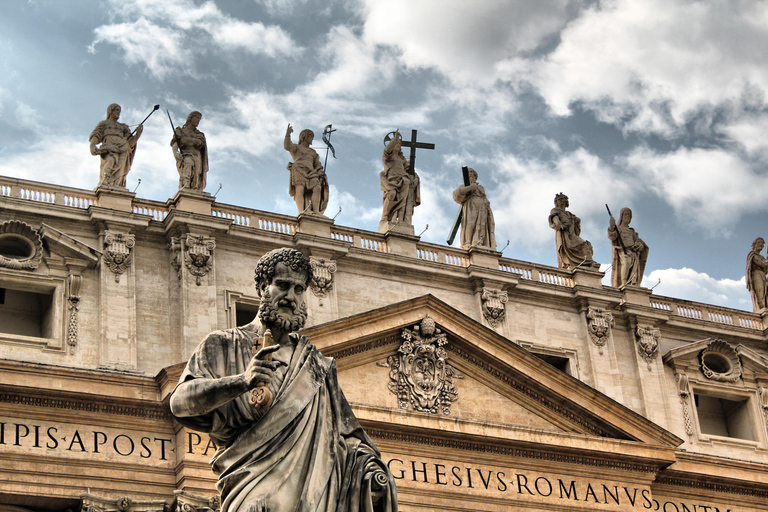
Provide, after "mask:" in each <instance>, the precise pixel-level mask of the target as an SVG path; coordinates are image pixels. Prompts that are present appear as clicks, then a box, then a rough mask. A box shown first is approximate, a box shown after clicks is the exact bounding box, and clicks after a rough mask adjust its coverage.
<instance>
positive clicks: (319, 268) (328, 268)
mask: <svg viewBox="0 0 768 512" xmlns="http://www.w3.org/2000/svg"><path fill="white" fill-rule="evenodd" d="M309 264H310V265H311V266H312V281H311V282H310V283H309V286H310V288H311V289H312V293H314V294H315V295H316V296H317V297H320V298H323V297H326V296H327V295H328V293H330V291H331V288H333V274H334V272H336V262H335V261H333V260H326V259H325V258H316V257H314V256H311V257H310V258H309Z"/></svg>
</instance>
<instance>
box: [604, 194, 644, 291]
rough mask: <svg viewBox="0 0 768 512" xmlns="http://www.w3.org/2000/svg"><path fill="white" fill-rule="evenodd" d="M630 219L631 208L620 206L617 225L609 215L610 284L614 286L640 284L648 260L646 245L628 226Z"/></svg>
mask: <svg viewBox="0 0 768 512" xmlns="http://www.w3.org/2000/svg"><path fill="white" fill-rule="evenodd" d="M631 221H632V210H630V209H629V208H622V209H621V212H620V213H619V224H618V225H617V224H616V220H615V219H614V218H613V216H611V220H610V224H609V226H608V238H609V239H610V241H611V244H612V245H613V270H612V273H611V286H615V287H616V288H618V287H620V286H624V285H625V284H629V285H634V286H640V283H641V282H642V281H643V273H644V272H645V263H646V261H648V246H647V245H645V242H643V241H642V240H641V239H640V237H639V236H637V232H636V231H635V230H634V229H632V228H631V227H629V223H630V222H631ZM619 238H621V241H619ZM625 250H626V252H625Z"/></svg>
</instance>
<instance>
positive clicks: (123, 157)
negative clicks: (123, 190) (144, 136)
mask: <svg viewBox="0 0 768 512" xmlns="http://www.w3.org/2000/svg"><path fill="white" fill-rule="evenodd" d="M119 118H120V105H118V104H117V103H112V104H111V105H110V106H109V107H107V119H106V120H104V121H101V122H100V123H99V124H97V125H96V128H94V129H93V132H91V136H90V137H89V140H90V142H91V154H92V155H94V156H99V157H101V178H100V180H99V186H108V187H125V177H126V176H127V175H128V171H130V170H131V164H132V163H133V155H134V153H135V152H136V142H137V141H138V140H139V137H141V133H142V131H143V130H144V127H143V126H142V125H139V126H138V127H137V128H136V134H135V135H132V134H131V130H130V128H128V125H127V124H123V123H119V122H118V121H117V120H118V119H119Z"/></svg>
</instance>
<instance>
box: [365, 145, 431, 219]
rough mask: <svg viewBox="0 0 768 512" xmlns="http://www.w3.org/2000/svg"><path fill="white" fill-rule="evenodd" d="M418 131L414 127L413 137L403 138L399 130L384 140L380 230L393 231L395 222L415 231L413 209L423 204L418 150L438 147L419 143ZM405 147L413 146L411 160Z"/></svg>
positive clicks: (380, 174) (380, 175)
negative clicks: (408, 139) (418, 171)
mask: <svg viewBox="0 0 768 512" xmlns="http://www.w3.org/2000/svg"><path fill="white" fill-rule="evenodd" d="M416 134H417V132H416V130H411V140H410V141H403V138H402V136H401V135H400V132H399V131H395V132H393V133H390V134H388V135H387V137H385V139H384V143H385V144H386V147H385V148H384V154H383V155H382V160H383V162H384V170H383V171H382V172H381V173H379V177H380V178H381V190H382V192H383V193H384V197H383V205H382V206H383V208H382V209H383V212H382V216H381V222H380V223H379V231H382V232H386V231H389V230H390V228H391V227H392V226H393V225H396V226H398V227H401V228H402V227H405V228H408V229H410V230H411V231H412V230H413V226H412V224H411V219H412V218H413V208H414V207H415V206H418V205H419V204H420V203H421V197H420V190H419V175H418V174H416V170H415V168H416V149H417V148H418V149H435V145H434V144H429V143H424V142H417V140H416ZM402 146H405V147H410V148H411V154H410V161H409V160H406V159H405V156H404V155H403V150H402Z"/></svg>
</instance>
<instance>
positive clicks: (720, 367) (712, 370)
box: [699, 340, 741, 382]
mask: <svg viewBox="0 0 768 512" xmlns="http://www.w3.org/2000/svg"><path fill="white" fill-rule="evenodd" d="M699 361H700V363H701V372H702V373H703V374H704V376H705V377H706V378H708V379H710V380H714V381H717V382H736V381H737V380H739V379H740V378H741V361H739V355H738V354H737V353H736V351H735V350H734V349H733V347H731V346H730V345H729V344H728V343H726V342H724V341H722V340H714V341H712V342H711V343H709V344H708V345H707V347H706V348H705V349H704V350H702V351H701V352H700V353H699Z"/></svg>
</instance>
